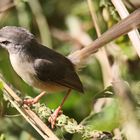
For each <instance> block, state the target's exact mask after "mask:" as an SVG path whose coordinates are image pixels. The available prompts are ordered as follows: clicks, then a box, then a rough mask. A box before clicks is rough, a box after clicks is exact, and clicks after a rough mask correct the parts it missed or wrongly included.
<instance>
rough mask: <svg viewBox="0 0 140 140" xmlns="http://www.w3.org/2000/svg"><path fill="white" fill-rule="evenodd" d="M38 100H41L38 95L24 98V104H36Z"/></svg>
mask: <svg viewBox="0 0 140 140" xmlns="http://www.w3.org/2000/svg"><path fill="white" fill-rule="evenodd" d="M38 101H39V100H38V98H36V97H35V98H29V99H24V100H23V105H24V104H25V105H27V106H32V105H34V104H36V103H37V102H38Z"/></svg>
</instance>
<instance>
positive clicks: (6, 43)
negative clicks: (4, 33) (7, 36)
mask: <svg viewBox="0 0 140 140" xmlns="http://www.w3.org/2000/svg"><path fill="white" fill-rule="evenodd" d="M9 43H10V42H9V41H7V40H5V41H2V42H1V44H4V45H8V44H9Z"/></svg>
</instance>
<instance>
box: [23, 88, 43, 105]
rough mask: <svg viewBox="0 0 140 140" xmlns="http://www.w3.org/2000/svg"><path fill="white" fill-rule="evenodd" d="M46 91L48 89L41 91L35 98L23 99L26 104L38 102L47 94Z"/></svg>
mask: <svg viewBox="0 0 140 140" xmlns="http://www.w3.org/2000/svg"><path fill="white" fill-rule="evenodd" d="M45 93H46V91H43V92H41V93H40V94H39V95H38V96H36V97H35V98H32V99H25V100H24V101H23V104H26V105H33V104H35V103H37V102H38V101H39V100H40V98H41V97H42V96H44V95H45Z"/></svg>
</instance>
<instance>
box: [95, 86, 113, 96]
mask: <svg viewBox="0 0 140 140" xmlns="http://www.w3.org/2000/svg"><path fill="white" fill-rule="evenodd" d="M113 95H114V91H113V87H112V86H111V85H110V86H108V87H107V88H106V89H104V90H103V91H101V92H98V93H96V95H95V96H94V98H95V99H98V98H105V97H106V98H107V97H112V96H113Z"/></svg>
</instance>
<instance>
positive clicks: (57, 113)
mask: <svg viewBox="0 0 140 140" xmlns="http://www.w3.org/2000/svg"><path fill="white" fill-rule="evenodd" d="M70 92H71V89H69V90H68V92H67V94H66V95H65V97H64V98H63V100H62V102H61V104H60V106H59V107H58V108H57V109H56V110H55V111H54V112H53V114H52V115H51V116H50V117H49V119H48V121H49V122H50V123H51V127H52V128H54V126H55V123H56V119H57V117H58V116H59V115H60V114H61V113H62V110H61V109H62V106H63V104H64V103H65V101H66V99H67V98H68V96H69V94H70Z"/></svg>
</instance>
